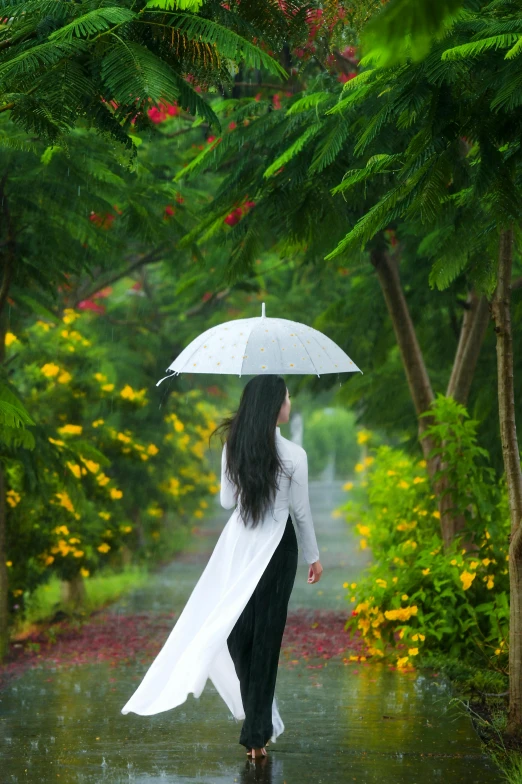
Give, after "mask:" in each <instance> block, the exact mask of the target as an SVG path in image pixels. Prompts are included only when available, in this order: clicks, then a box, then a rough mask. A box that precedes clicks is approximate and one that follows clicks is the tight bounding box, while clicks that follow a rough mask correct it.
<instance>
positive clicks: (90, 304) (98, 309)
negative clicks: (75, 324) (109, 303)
mask: <svg viewBox="0 0 522 784" xmlns="http://www.w3.org/2000/svg"><path fill="white" fill-rule="evenodd" d="M78 310H92V312H93V313H105V305H98V304H97V303H96V302H94V300H92V299H82V301H81V302H79V303H78Z"/></svg>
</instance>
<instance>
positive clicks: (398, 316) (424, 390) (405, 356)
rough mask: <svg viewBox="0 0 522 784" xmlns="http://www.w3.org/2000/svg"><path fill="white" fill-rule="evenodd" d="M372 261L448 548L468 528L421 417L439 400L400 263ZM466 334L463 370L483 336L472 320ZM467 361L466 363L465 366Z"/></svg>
mask: <svg viewBox="0 0 522 784" xmlns="http://www.w3.org/2000/svg"><path fill="white" fill-rule="evenodd" d="M370 260H371V263H372V265H373V267H374V268H375V271H376V273H377V277H378V280H379V283H380V286H381V289H382V292H383V295H384V299H385V302H386V305H387V308H388V313H389V315H390V318H391V321H392V324H393V329H394V332H395V337H396V339H397V344H398V346H399V350H400V352H401V358H402V363H403V365H404V370H405V372H406V378H407V381H408V386H409V389H410V394H411V397H412V400H413V404H414V406H415V411H416V413H417V416H418V417H419V420H418V421H419V440H420V443H421V447H422V451H423V454H424V457H425V460H426V465H427V469H428V475H429V477H430V479H431V485H432V488H433V492H434V494H435V496H436V499H437V506H438V509H439V512H440V527H441V535H442V541H443V543H444V547H445V548H446V547H448V546H449V545H450V543H451V542H452V541H453V539H454V538H455V536H456V534H457V533H459V531H462V529H463V528H464V524H465V519H464V517H463V515H455V514H454V512H453V499H452V494H451V492H447V491H448V490H450V491H451V488H450V487H449V482H448V478H447V477H446V476H442V477H440V478H439V479H437V480H435V479H434V476H435V473H436V472H437V471H441V470H443V469H444V467H445V466H444V464H443V463H441V459H440V456H439V455H435V456H432V457H429V453H430V451H431V450H432V449H433V448H434V446H435V443H434V440H433V438H432V437H431V436H426V435H425V431H426V428H427V427H428V426H429V424H430V423H431V417H420V416H419V415H420V414H423V413H424V412H425V411H428V410H429V409H430V407H431V404H432V401H433V400H434V399H435V397H434V394H433V390H432V388H431V383H430V379H429V376H428V372H427V370H426V365H425V363H424V357H423V355H422V350H421V348H420V346H419V343H418V340H417V335H416V333H415V327H414V325H413V322H412V320H411V316H410V312H409V309H408V303H407V302H406V298H405V296H404V292H403V290H402V285H401V281H400V277H399V270H398V266H397V262H396V260H395V259H394V258H393V257H392V256H391V255H390V254H389V253H388V251H387V250H385V249H383V248H380V249H374V250H372V252H371V255H370ZM465 331H466V333H468V334H467V339H466V340H464V339H462V340H461V341H460V342H462V344H463V345H462V347H461V350H460V355H461V357H462V359H461V360H460V362H459V366H466V367H467V368H470V367H471V365H472V358H473V357H474V356H476V357H478V352H477V344H478V335H477V334H475V333H478V334H480V330H478V329H472V321H471V319H468V321H467V322H466V328H465ZM472 334H473V336H474V337H473V340H472V339H471V335H472ZM466 346H467V348H466ZM479 347H480V344H479ZM458 354H459V352H457V355H458ZM464 359H465V360H466V361H465V362H464ZM475 362H476V359H475ZM458 375H459V374H456V378H457V377H458ZM464 386H465V385H464V384H463V383H462V384H461V387H462V388H464ZM468 391H469V390H468ZM462 544H463V547H465V548H466V549H472V548H475V547H476V546H475V545H474V544H473V543H472V542H471V541H470V540H465V541H463V543H462Z"/></svg>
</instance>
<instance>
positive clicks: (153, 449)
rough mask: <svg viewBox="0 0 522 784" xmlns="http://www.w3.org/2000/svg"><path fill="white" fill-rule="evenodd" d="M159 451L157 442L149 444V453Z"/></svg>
mask: <svg viewBox="0 0 522 784" xmlns="http://www.w3.org/2000/svg"><path fill="white" fill-rule="evenodd" d="M158 452H159V449H158V447H157V446H156V444H149V445H148V447H147V454H148V455H157V454H158Z"/></svg>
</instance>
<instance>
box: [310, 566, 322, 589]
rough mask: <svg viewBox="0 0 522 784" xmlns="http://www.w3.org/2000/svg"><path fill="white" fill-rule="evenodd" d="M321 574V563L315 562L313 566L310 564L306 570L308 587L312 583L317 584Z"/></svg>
mask: <svg viewBox="0 0 522 784" xmlns="http://www.w3.org/2000/svg"><path fill="white" fill-rule="evenodd" d="M322 573H323V567H322V566H321V561H316V562H315V563H313V564H310V568H309V569H308V581H307V582H309V583H310V585H311V584H312V583H318V582H319V580H320V579H321V575H322Z"/></svg>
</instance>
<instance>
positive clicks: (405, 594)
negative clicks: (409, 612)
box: [401, 593, 410, 602]
mask: <svg viewBox="0 0 522 784" xmlns="http://www.w3.org/2000/svg"><path fill="white" fill-rule="evenodd" d="M409 598H410V597H409V596H408V594H407V593H403V594H402V596H401V599H402V600H403V602H405V601H406V600H407V599H409Z"/></svg>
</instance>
